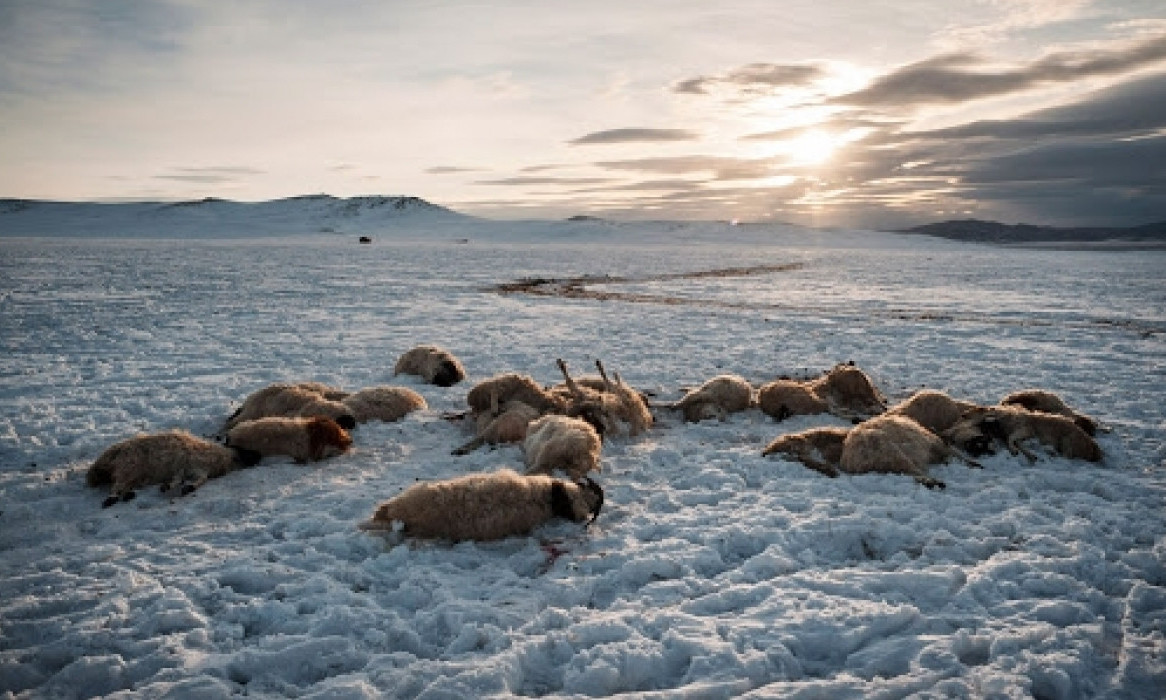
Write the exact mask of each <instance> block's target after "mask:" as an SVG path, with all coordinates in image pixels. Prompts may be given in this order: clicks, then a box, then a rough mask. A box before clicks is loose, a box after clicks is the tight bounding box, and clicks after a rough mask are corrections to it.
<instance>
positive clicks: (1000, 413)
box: [944, 406, 1101, 462]
mask: <svg viewBox="0 0 1166 700" xmlns="http://www.w3.org/2000/svg"><path fill="white" fill-rule="evenodd" d="M944 438H945V439H947V440H948V441H949V442H951V443H952V444H954V445H957V446H959V447H961V448H963V449H964V450H967V451H968V452H970V453H972V454H976V452H975V451H974V448H976V447H977V446H979V445H981V444H983V442H984V439H985V438H991V439H992V440H1000V441H1002V442H1003V443H1004V444H1005V446H1007V447H1008V451H1009V452H1011V453H1012V454H1013V455H1016V454H1023V455H1024V456H1025V457H1026V458H1027V459H1028V461H1030V462H1035V461H1036V455H1035V454H1034V453H1033V452H1032V451H1030V450H1029V449H1028V448H1026V447H1025V446H1024V445H1023V444H1021V443H1022V442H1023V441H1025V440H1029V439H1035V440H1037V441H1038V442H1040V443H1042V444H1044V445H1046V446H1048V447H1050V448H1052V450H1053V451H1055V452H1056V453H1057V454H1059V455H1061V456H1062V457H1067V458H1069V459H1082V460H1085V461H1088V462H1100V461H1101V447H1100V446H1099V445H1098V444H1097V441H1096V440H1094V439H1093V438H1092V437H1090V435H1089V434H1088V433H1086V432H1085V431H1084V430H1082V429H1081V427H1080V426H1079V425H1078V424H1077V423H1076V422H1075V421H1074V420H1073V419H1072V418H1068V417H1066V416H1060V415H1054V414H1050V413H1038V412H1034V411H1029V410H1026V409H1024V408H1021V407H1019V406H987V407H982V408H977V409H974V410H973V411H971V412H970V413H969V414H968V415H967V416H965V417H964V418H963V419H962V420H961V421H959V422H958V423H956V424H955V425H953V426H952V427H951V428H949V429H948V430H947V431H945V433H944ZM987 451H990V448H989V449H986V450H985V452H987Z"/></svg>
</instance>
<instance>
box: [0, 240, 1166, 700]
mask: <svg viewBox="0 0 1166 700" xmlns="http://www.w3.org/2000/svg"><path fill="white" fill-rule="evenodd" d="M476 226H477V225H474V226H471V225H468V224H467V225H465V228H464V230H463V231H462V232H461V234H460V235H461V236H465V237H467V238H470V243H468V244H455V243H452V242H450V240H446V239H441V238H440V237H437V238H433V239H430V240H427V241H413V240H404V239H403V238H398V239H393V238H389V239H388V240H386V237H383V236H378V237H377V240H376V242H375V243H374V245H372V246H359V247H358V246H357V245H356V244H355V241H354V240H349V239H350V238H352V237H340V236H330V237H324V236H319V237H307V238H297V239H263V240H259V239H240V240H215V241H206V240H197V241H196V240H184V241H161V240H133V241H127V240H108V239H93V240H78V239H71V240H43V239H35V240H34V239H10V240H4V241H2V242H0V347H2V349H3V351H4V352H3V353H0V376H2V377H4V382H3V385H2V386H0V398H2V403H0V407H2V411H0V551H2V552H3V556H0V693H8V694H11V695H12V696H15V697H25V696H41V695H60V696H64V697H84V696H90V695H101V694H111V695H113V696H114V697H119V696H125V697H130V696H167V695H169V696H174V697H196V696H204V697H216V696H220V695H223V694H228V693H233V692H235V693H237V692H243V691H245V692H247V693H248V694H257V695H287V696H301V697H382V696H393V697H413V696H421V697H430V698H440V697H473V696H489V695H499V696H505V695H515V694H516V695H545V694H550V695H563V696H600V695H610V694H617V693H625V692H635V693H639V694H641V695H643V696H647V697H653V696H659V697H664V696H666V695H667V696H669V697H675V696H676V695H677V694H680V695H681V696H690V697H713V698H715V697H730V696H737V695H741V694H750V693H752V694H755V695H757V696H759V697H760V696H765V697H771V696H775V695H776V696H788V697H822V696H830V697H866V696H870V695H886V696H896V697H897V696H903V695H909V694H912V693H921V694H930V695H953V696H957V697H981V696H985V695H994V696H999V697H1030V696H1035V697H1042V698H1071V697H1080V696H1093V695H1099V694H1109V695H1116V696H1119V697H1147V698H1149V697H1156V696H1157V693H1158V692H1159V689H1160V688H1161V687H1162V685H1163V684H1164V683H1166V661H1163V659H1164V658H1166V612H1164V611H1166V522H1164V519H1166V518H1164V514H1166V510H1164V507H1166V499H1164V493H1166V488H1164V482H1163V478H1162V467H1163V466H1166V465H1164V461H1166V451H1164V448H1163V442H1162V433H1163V429H1164V428H1166V417H1164V415H1163V412H1162V408H1161V397H1162V395H1163V389H1164V388H1166V370H1164V368H1163V363H1162V358H1163V357H1166V352H1164V350H1166V347H1164V345H1166V343H1164V340H1163V338H1164V332H1166V315H1164V312H1163V309H1166V284H1163V282H1164V281H1166V280H1164V279H1163V277H1164V276H1166V272H1164V270H1166V265H1163V264H1162V263H1163V262H1166V259H1164V258H1163V253H1161V252H1155V253H1145V252H1137V253H1130V252H1105V253H1093V252H1091V253H1080V252H1065V251H1043V250H1042V251H1023V250H1020V251H1018V250H1004V249H999V248H991V247H976V246H965V245H960V244H954V243H949V242H942V241H932V240H930V239H925V238H918V237H911V238H909V239H905V240H906V242H904V239H903V238H901V237H895V236H889V235H880V234H861V233H857V232H855V233H847V232H842V233H838V234H833V237H832V238H831V237H830V236H831V234H814V235H813V236H810V237H807V238H806V239H805V240H803V239H802V238H799V237H798V235H797V234H796V232H793V231H781V232H778V233H775V234H773V241H772V242H771V243H770V244H768V245H759V243H758V241H757V240H756V239H757V237H758V236H759V235H760V234H759V233H758V232H757V231H745V232H741V233H739V234H735V235H739V239H724V238H718V239H716V241H715V242H714V243H711V244H710V243H709V242H708V241H704V240H692V241H681V242H671V243H665V242H662V241H663V240H665V239H666V238H667V237H666V236H665V234H664V233H661V232H660V231H659V230H658V229H657V228H653V227H652V226H651V225H643V230H642V231H641V230H640V229H637V228H633V227H622V228H619V229H617V232H616V233H613V232H612V231H610V230H607V229H603V230H600V231H598V232H596V231H595V230H593V229H595V227H594V226H592V227H591V228H588V227H587V226H584V225H575V224H544V225H541V228H540V227H538V226H535V225H534V224H526V225H517V224H516V225H515V227H514V229H513V230H508V231H507V232H505V234H498V233H496V229H495V226H494V225H486V224H482V225H480V227H476ZM686 230H687V229H685V230H681V231H680V232H679V234H678V235H681V236H683V234H684V233H685V231H686ZM672 233H677V232H675V231H674V232H672ZM617 234H618V236H619V237H618V238H616V235H617ZM717 235H718V236H720V235H721V232H717ZM491 236H492V237H493V238H492V239H491ZM524 236H525V238H524ZM668 240H671V239H668ZM908 243H909V245H908ZM789 262H797V263H802V265H803V266H802V267H801V268H799V269H796V270H792V271H788V272H780V273H774V274H770V275H758V276H750V277H724V278H702V279H695V280H685V279H671V280H664V281H646V282H630V283H621V284H613V285H602V286H601V288H602V289H604V290H608V291H612V290H617V289H618V290H637V291H643V292H646V293H651V294H656V295H666V296H669V297H672V298H676V299H680V300H682V303H673V304H636V303H625V302H601V301H595V300H586V299H583V300H567V299H559V298H535V297H526V296H521V295H508V296H500V295H496V294H493V293H491V292H489V291H486V290H487V288H488V287H489V286H490V285H493V284H497V283H500V282H506V281H511V280H514V279H517V278H520V277H523V276H530V275H534V276H545V277H569V276H581V275H612V276H621V277H632V278H636V279H644V278H648V277H651V276H654V275H660V274H669V273H676V272H685V271H700V270H711V269H721V268H729V267H746V266H751V265H759V264H782V263H789ZM719 302H728V304H722V303H719ZM422 342H434V343H438V344H441V345H444V346H446V347H448V348H449V349H451V350H453V351H454V352H455V354H457V355H458V356H459V357H460V358H461V359H462V361H463V362H464V363H465V365H466V367H467V370H468V371H469V372H470V374H471V378H470V380H469V381H468V382H466V383H463V384H460V385H458V386H455V387H451V388H448V389H442V388H437V387H432V386H427V385H421V384H419V383H418V382H417V381H416V379H415V378H413V377H405V376H401V377H396V378H394V377H392V376H391V369H392V365H393V363H394V362H395V359H396V357H397V356H398V355H399V354H400V352H402V351H404V350H405V349H407V348H408V347H411V346H412V345H414V344H417V343H422ZM556 357H563V358H564V359H566V360H567V361H568V362H569V363H570V364H571V366H572V369H573V370H574V371H576V372H586V371H589V370H590V365H591V363H592V362H593V360H594V359H595V358H600V359H602V360H603V361H604V363H605V364H606V365H607V367H608V368H609V369H615V370H618V371H619V372H620V373H621V374H622V375H623V376H624V377H625V379H626V380H627V381H628V382H629V383H631V384H632V385H633V386H635V387H637V388H640V389H644V390H648V391H651V392H653V393H654V394H656V396H657V397H658V398H659V399H660V400H662V401H670V400H673V399H675V398H677V397H678V396H679V395H680V389H681V387H684V386H695V385H698V384H699V383H701V382H702V381H704V380H705V379H707V378H708V377H710V376H713V375H714V374H717V373H720V372H729V371H731V372H736V373H739V374H742V375H743V376H745V377H746V378H748V379H750V381H752V382H754V384H755V385H759V384H760V383H762V382H763V381H766V380H768V379H771V378H773V377H775V376H777V375H779V374H785V373H789V374H795V375H803V374H809V373H811V372H817V371H820V370H823V369H826V368H828V367H829V366H831V365H833V364H834V363H835V362H838V361H846V360H854V361H855V362H856V363H858V364H859V366H861V367H863V368H864V369H865V370H867V371H868V373H870V374H871V376H872V377H873V378H874V380H875V382H876V384H878V386H880V388H882V389H883V391H884V392H885V393H887V394H888V395H890V396H891V398H892V399H898V398H902V397H904V396H906V395H907V394H909V393H910V392H911V391H912V390H914V389H915V388H918V387H920V386H930V387H935V388H939V389H943V390H945V391H948V392H949V393H951V394H953V395H955V396H958V397H961V398H967V399H970V400H975V401H981V402H993V401H995V400H997V399H998V398H1000V397H1001V396H1003V395H1004V394H1005V393H1007V392H1008V391H1011V390H1014V389H1019V388H1023V387H1028V386H1041V387H1045V388H1050V389H1053V390H1056V391H1058V392H1059V393H1061V394H1062V395H1063V396H1065V397H1066V399H1067V400H1068V401H1069V402H1070V403H1071V404H1072V405H1074V406H1077V407H1079V408H1081V409H1082V410H1084V411H1086V412H1088V413H1091V414H1093V415H1095V416H1097V417H1099V418H1100V419H1101V420H1102V421H1103V423H1105V424H1106V425H1108V426H1110V427H1111V428H1112V432H1109V433H1105V434H1103V435H1101V436H1100V442H1101V444H1102V447H1103V450H1104V452H1105V454H1106V459H1105V461H1104V462H1103V463H1102V464H1101V465H1091V464H1085V463H1078V462H1070V461H1066V460H1062V459H1055V458H1045V459H1042V460H1041V461H1039V462H1038V463H1036V464H1034V465H1029V464H1027V463H1026V462H1024V461H1022V460H1018V459H1015V458H1012V457H1011V456H1010V455H1008V454H1006V453H1004V454H1000V455H996V456H994V457H990V458H988V459H986V460H984V465H985V468H984V469H983V470H970V469H967V468H966V467H963V466H962V465H958V464H950V465H945V466H942V467H939V468H937V469H935V473H936V475H937V476H938V477H939V478H941V479H943V480H944V481H946V482H947V484H948V488H947V489H946V490H944V491H930V490H927V489H924V488H921V487H919V486H917V485H916V484H915V483H914V482H912V481H911V479H910V478H909V477H895V476H885V475H866V476H854V477H842V478H838V479H827V478H825V477H823V476H822V475H820V474H817V473H816V472H812V471H811V470H808V469H806V468H805V467H803V466H801V465H800V464H796V463H791V462H787V461H784V460H780V459H771V458H763V457H761V456H760V450H761V448H762V447H763V446H764V445H765V444H766V443H767V442H768V441H770V440H772V439H773V438H774V437H776V436H777V435H779V434H781V433H783V432H791V431H795V430H801V429H804V428H808V427H812V426H814V425H823V424H828V423H831V422H837V421H836V420H833V419H830V418H828V417H800V418H795V419H790V420H788V421H785V422H783V423H780V424H779V423H776V422H774V421H773V420H772V419H770V418H768V417H766V416H764V415H763V414H761V413H760V412H757V411H749V412H746V413H742V414H737V415H734V416H732V417H731V418H730V419H729V420H727V421H725V422H716V421H712V422H705V423H700V424H696V425H689V424H684V423H682V422H680V420H679V419H678V417H676V416H674V415H671V414H668V413H666V412H659V411H658V412H657V417H658V419H659V424H658V426H657V427H656V428H654V429H652V430H650V431H649V432H648V433H646V434H645V435H644V436H642V437H640V438H636V439H622V440H613V441H611V442H609V443H608V444H606V445H605V447H604V459H603V471H602V472H601V474H600V475H599V476H598V477H597V478H598V480H599V481H600V482H601V483H602V484H603V485H604V487H605V489H606V491H607V502H606V505H605V509H604V512H603V513H602V514H601V515H600V517H599V519H598V520H597V521H596V523H595V524H593V525H592V526H591V527H590V528H589V529H587V530H583V529H581V528H580V527H578V526H577V525H572V524H569V523H565V522H559V523H554V524H552V525H549V526H548V527H545V528H543V529H541V530H540V531H539V532H537V533H536V534H535V535H534V536H532V537H527V538H514V539H510V540H505V541H502V542H496V543H479V544H475V543H462V544H457V545H450V544H448V543H433V542H412V541H409V542H405V543H403V544H393V543H391V542H386V541H385V540H382V539H380V538H377V537H371V536H369V535H367V534H365V533H361V532H358V531H356V529H355V524H356V523H357V522H358V521H359V520H362V519H364V518H366V517H368V516H369V514H370V513H371V512H372V509H373V507H374V506H375V504H376V503H377V502H379V501H381V500H383V499H385V498H388V497H389V496H391V495H393V494H394V493H397V492H398V491H400V490H401V489H403V488H405V487H407V486H408V485H410V484H412V483H414V482H415V481H417V480H421V479H432V478H445V477H451V476H456V475H459V474H464V473H468V472H472V471H486V470H493V469H497V468H499V467H502V466H510V467H512V468H519V467H520V466H521V463H522V458H521V454H520V452H519V451H518V449H517V448H516V447H501V448H498V449H496V450H488V449H483V450H479V451H477V452H475V453H473V454H472V455H469V456H466V457H460V458H458V457H452V456H450V455H449V451H450V450H451V449H452V448H453V447H455V446H456V445H458V444H460V443H461V442H463V441H464V440H465V438H466V436H467V434H468V433H467V429H466V428H465V427H464V426H461V425H459V424H458V423H457V422H452V421H448V420H445V419H443V418H442V414H443V413H444V412H447V411H457V410H462V408H463V407H464V396H465V392H466V391H467V390H468V388H469V386H470V385H471V384H472V382H473V381H475V380H479V379H483V378H485V377H488V376H490V375H492V374H494V373H497V372H502V371H522V372H528V373H530V374H532V375H534V376H535V378H536V379H538V380H539V381H542V382H545V383H551V382H556V381H558V375H557V370H556V369H555V366H554V359H555V358H556ZM289 379H318V380H322V381H327V382H330V383H333V384H337V385H339V386H342V387H344V388H348V389H356V388H359V387H362V386H368V385H372V384H379V383H396V384H404V385H408V386H412V387H413V388H415V389H417V390H418V391H420V392H421V393H422V394H424V395H425V397H426V399H427V400H428V401H429V403H430V409H429V410H428V411H424V412H420V413H417V414H412V415H410V416H409V417H407V418H406V419H404V420H403V421H401V422H399V423H394V424H387V425H386V424H375V423H374V424H368V425H364V426H361V427H359V428H357V429H356V430H355V431H354V433H353V435H354V439H355V442H356V447H355V449H354V451H353V452H352V453H350V454H347V455H344V456H342V457H339V458H337V459H334V460H329V461H327V462H323V463H320V464H318V465H312V466H301V465H294V464H292V463H290V462H287V461H280V460H268V461H265V462H264V463H263V464H262V465H260V466H258V467H256V468H253V469H249V470H244V471H240V472H237V473H233V474H230V475H227V476H226V477H224V478H222V479H217V480H212V481H211V482H209V483H207V484H206V485H205V486H203V487H202V488H201V489H199V490H198V491H197V492H196V493H195V494H194V495H192V496H190V497H186V498H181V499H168V498H165V497H163V496H162V495H161V494H160V493H158V492H157V491H156V490H154V489H148V490H143V491H142V492H141V493H140V494H139V496H138V498H137V499H136V500H134V501H132V502H130V503H128V504H122V505H119V506H116V507H113V508H110V509H106V510H103V509H101V508H100V501H101V499H102V498H103V497H104V494H103V493H102V492H100V491H99V490H97V489H90V488H88V487H86V486H85V485H84V472H85V470H86V469H87V467H88V464H89V463H90V462H91V461H92V460H93V459H94V458H95V457H96V456H97V455H98V454H99V453H100V452H101V450H102V449H104V448H105V447H106V446H108V445H109V444H110V443H112V442H114V441H116V440H119V439H122V438H124V437H126V436H128V435H130V434H133V433H134V432H137V431H156V430H163V429H167V428H171V427H185V428H188V429H190V430H192V431H193V432H195V433H196V434H204V435H207V434H210V433H212V432H214V431H215V430H216V429H217V428H218V427H219V425H221V422H222V421H223V420H224V419H225V418H226V416H227V415H229V413H230V410H231V408H232V407H233V406H234V405H237V402H238V401H240V400H241V399H242V398H243V397H244V396H245V395H246V394H247V393H249V392H250V391H252V390H254V389H256V388H258V387H260V386H262V385H265V384H267V383H269V382H273V381H280V380H289Z"/></svg>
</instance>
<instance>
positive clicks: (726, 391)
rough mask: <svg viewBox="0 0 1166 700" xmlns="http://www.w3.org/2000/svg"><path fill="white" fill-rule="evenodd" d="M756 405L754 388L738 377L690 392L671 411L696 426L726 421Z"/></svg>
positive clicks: (722, 378)
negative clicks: (713, 419)
mask: <svg viewBox="0 0 1166 700" xmlns="http://www.w3.org/2000/svg"><path fill="white" fill-rule="evenodd" d="M752 405H753V386H752V385H751V384H749V382H748V381H746V380H745V379H744V378H742V377H739V376H737V375H735V374H722V375H719V376H716V377H713V378H712V379H710V380H708V381H707V382H705V383H704V384H701V385H700V386H699V387H698V388H696V389H694V390H692V391H690V392H688V393H687V394H685V395H684V397H683V398H681V399H680V400H679V401H677V402H676V403H674V404H673V405H672V408H673V409H675V410H678V411H680V412H681V413H683V414H684V420H686V421H689V422H692V423H695V422H697V421H702V420H704V419H706V418H717V419H719V420H725V418H727V417H728V415H729V414H730V413H737V412H739V411H744V410H746V409H748V408H749V407H750V406H752Z"/></svg>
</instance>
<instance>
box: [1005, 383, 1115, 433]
mask: <svg viewBox="0 0 1166 700" xmlns="http://www.w3.org/2000/svg"><path fill="white" fill-rule="evenodd" d="M1000 405H1001V406H1020V407H1021V408H1024V409H1026V410H1029V411H1034V412H1036V413H1052V414H1054V415H1059V416H1065V417H1066V418H1069V419H1071V420H1072V421H1073V422H1074V423H1076V424H1077V426H1078V427H1079V428H1081V429H1082V430H1084V431H1085V433H1086V434H1087V435H1089V436H1091V437H1092V436H1094V435H1096V434H1097V421H1096V420H1094V419H1093V418H1090V417H1089V416H1087V415H1085V414H1083V413H1078V412H1076V411H1074V410H1073V409H1072V408H1070V407H1069V405H1068V404H1066V403H1065V400H1064V399H1062V398H1061V397H1060V396H1057V395H1056V394H1054V393H1053V392H1051V391H1045V390H1044V389H1024V390H1023V391H1015V392H1013V393H1011V394H1009V395H1008V396H1005V397H1004V398H1002V399H1000Z"/></svg>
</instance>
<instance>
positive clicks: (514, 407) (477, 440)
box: [453, 394, 539, 455]
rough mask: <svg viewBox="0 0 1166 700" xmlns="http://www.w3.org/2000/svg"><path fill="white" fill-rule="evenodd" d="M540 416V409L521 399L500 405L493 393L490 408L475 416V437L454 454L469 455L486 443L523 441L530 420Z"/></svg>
mask: <svg viewBox="0 0 1166 700" xmlns="http://www.w3.org/2000/svg"><path fill="white" fill-rule="evenodd" d="M538 417H539V412H538V411H536V410H535V409H534V408H532V407H531V406H528V405H526V404H524V403H522V402H521V401H507V402H506V403H505V404H504V405H502V406H499V405H498V396H497V394H492V395H491V402H490V410H489V411H486V412H484V413H480V414H477V415H476V416H475V417H474V438H473V439H472V440H470V441H469V442H467V443H466V444H464V445H462V446H461V447H458V448H457V449H455V450H454V451H453V454H455V455H467V454H469V453H471V452H473V451H474V450H476V449H478V448H479V447H481V446H482V445H486V444H490V445H497V444H499V443H511V442H522V441H523V440H525V439H526V432H527V427H528V426H529V425H530V422H531V421H533V420H535V419H536V418H538Z"/></svg>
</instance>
